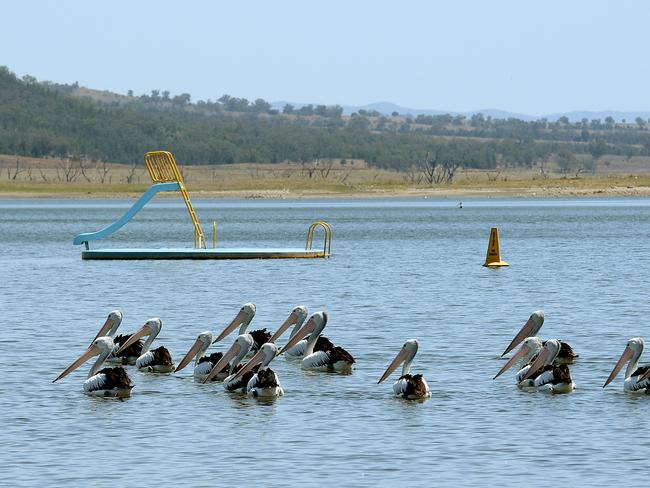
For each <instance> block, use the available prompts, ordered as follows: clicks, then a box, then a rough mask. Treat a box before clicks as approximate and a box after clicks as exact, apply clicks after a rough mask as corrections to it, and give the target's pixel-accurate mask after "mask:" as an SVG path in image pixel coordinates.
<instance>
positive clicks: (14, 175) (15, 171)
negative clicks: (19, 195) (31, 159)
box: [7, 158, 25, 180]
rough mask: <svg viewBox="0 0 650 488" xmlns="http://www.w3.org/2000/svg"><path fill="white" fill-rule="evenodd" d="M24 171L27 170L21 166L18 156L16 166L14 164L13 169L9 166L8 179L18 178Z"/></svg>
mask: <svg viewBox="0 0 650 488" xmlns="http://www.w3.org/2000/svg"><path fill="white" fill-rule="evenodd" d="M24 172H25V168H22V167H21V166H20V159H18V158H16V166H14V167H13V169H12V168H10V167H9V166H7V179H8V180H15V179H16V178H18V175H19V174H21V173H24Z"/></svg>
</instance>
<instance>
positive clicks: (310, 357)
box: [279, 312, 355, 373]
mask: <svg viewBox="0 0 650 488" xmlns="http://www.w3.org/2000/svg"><path fill="white" fill-rule="evenodd" d="M326 325H327V312H316V313H315V314H313V315H312V316H311V317H309V320H307V322H306V323H305V325H303V326H302V327H301V328H300V330H299V331H298V332H296V333H295V334H294V336H293V337H292V338H291V339H289V341H288V342H287V343H286V344H285V345H284V347H283V348H282V349H281V350H280V352H279V354H282V353H283V352H284V351H286V350H288V349H290V348H292V347H293V346H295V345H296V344H297V343H298V342H299V341H300V340H301V339H302V338H303V337H305V336H306V335H307V334H309V338H308V339H307V346H306V347H305V356H304V358H303V359H302V362H301V363H300V365H301V367H302V369H309V370H314V371H336V372H339V373H349V372H351V371H352V365H353V364H354V362H355V361H354V358H353V357H352V355H351V354H350V353H349V352H347V351H346V350H345V349H343V348H342V347H338V346H333V347H330V348H328V349H326V350H323V351H316V352H314V347H315V346H316V341H317V340H318V336H320V334H321V332H322V331H323V329H324V328H325V326H326Z"/></svg>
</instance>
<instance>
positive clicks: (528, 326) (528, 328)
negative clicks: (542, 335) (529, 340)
mask: <svg viewBox="0 0 650 488" xmlns="http://www.w3.org/2000/svg"><path fill="white" fill-rule="evenodd" d="M534 328H535V322H533V319H532V318H530V319H528V321H527V322H526V323H525V324H524V326H523V327H522V328H521V330H520V331H519V332H517V335H516V336H515V338H514V339H513V340H512V342H510V344H509V345H508V347H506V350H505V351H503V354H501V357H503V356H505V355H506V354H508V353H509V352H510V351H512V350H513V349H514V348H515V347H517V345H518V344H519V343H520V342H521V341H523V340H524V339H525V338H526V337H531V336H532V334H531V332H532V331H533V329H534Z"/></svg>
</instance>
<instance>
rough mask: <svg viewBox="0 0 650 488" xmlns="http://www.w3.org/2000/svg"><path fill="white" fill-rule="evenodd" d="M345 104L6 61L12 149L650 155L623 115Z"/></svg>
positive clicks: (62, 153)
mask: <svg viewBox="0 0 650 488" xmlns="http://www.w3.org/2000/svg"><path fill="white" fill-rule="evenodd" d="M342 113H343V109H342V107H339V106H330V107H326V106H312V105H308V106H305V107H300V108H296V107H292V106H290V105H286V106H285V107H283V109H282V111H280V110H278V109H274V108H273V107H272V105H271V104H270V103H268V102H266V101H264V100H261V99H258V100H255V101H253V102H249V101H248V100H246V99H243V98H236V97H230V96H228V95H224V96H223V97H221V98H220V99H219V100H218V101H216V102H213V101H210V100H207V101H201V100H199V101H197V102H194V103H192V102H191V96H190V95H189V94H180V95H175V96H171V95H170V94H169V93H168V92H164V91H163V92H159V91H157V90H154V91H152V93H151V95H141V96H134V95H133V94H128V95H119V94H115V93H110V92H105V91H97V90H92V89H89V88H84V87H79V86H77V85H58V84H54V83H39V82H38V81H37V80H36V79H34V78H33V77H30V76H25V77H23V79H18V78H17V77H16V76H15V75H13V73H11V71H9V70H8V69H7V68H0V154H9V155H19V156H26V157H38V158H42V157H59V158H74V159H78V160H90V161H106V162H112V163H123V164H131V163H139V162H141V160H142V155H143V154H144V153H145V152H146V151H149V150H152V149H160V148H165V149H168V150H171V151H173V152H174V153H175V154H176V155H177V157H178V159H179V160H180V161H182V162H183V163H184V164H207V165H215V164H233V163H263V164H278V163H282V162H294V163H306V162H313V161H318V160H339V161H342V162H345V160H357V161H363V162H365V163H367V164H368V165H369V166H371V167H377V168H386V169H393V170H398V171H404V172H408V171H412V170H413V168H414V167H417V168H424V170H426V167H427V166H429V168H430V169H431V168H433V170H437V171H440V170H441V168H442V169H445V170H446V169H447V168H448V167H450V168H454V171H455V168H457V167H463V168H478V169H493V168H532V167H539V168H540V171H541V172H544V171H546V170H548V168H553V169H556V170H558V171H561V172H564V173H566V174H569V173H575V174H580V173H582V172H585V171H594V170H595V168H596V166H597V165H598V164H600V162H602V161H604V160H606V159H607V157H609V156H611V157H614V156H616V157H617V158H619V159H620V158H625V159H627V160H631V159H633V158H635V159H637V160H638V159H645V158H646V157H647V156H648V155H649V154H650V132H649V131H648V128H649V125H648V123H647V121H646V120H644V119H642V118H639V119H637V120H636V121H635V122H634V123H626V124H620V123H616V122H615V121H614V120H613V119H610V118H608V119H605V120H604V121H603V120H600V119H594V120H587V119H584V120H581V121H580V122H577V123H572V122H571V121H569V120H568V118H560V119H559V120H557V121H545V120H543V121H530V122H526V121H524V120H520V119H512V118H511V119H495V118H492V117H490V116H484V115H483V114H475V115H473V116H471V117H469V118H467V117H465V116H462V115H450V114H441V115H422V114H421V115H418V116H417V117H415V118H412V117H405V116H402V115H395V116H389V117H386V116H383V115H381V114H380V113H379V112H378V111H375V110H365V109H360V110H359V111H358V112H355V113H353V114H352V115H351V116H344V115H342ZM450 178H453V172H452V173H451V177H450ZM431 182H432V183H434V182H438V181H437V180H436V181H433V180H431Z"/></svg>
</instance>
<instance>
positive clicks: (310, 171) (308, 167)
mask: <svg viewBox="0 0 650 488" xmlns="http://www.w3.org/2000/svg"><path fill="white" fill-rule="evenodd" d="M300 165H301V166H302V170H301V172H300V173H301V175H302V176H305V173H306V174H307V176H308V178H309V179H310V180H311V179H312V177H313V176H314V172H315V171H316V167H317V166H318V160H316V161H314V162H313V163H310V162H307V161H301V163H300Z"/></svg>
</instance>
